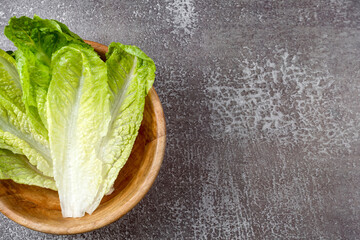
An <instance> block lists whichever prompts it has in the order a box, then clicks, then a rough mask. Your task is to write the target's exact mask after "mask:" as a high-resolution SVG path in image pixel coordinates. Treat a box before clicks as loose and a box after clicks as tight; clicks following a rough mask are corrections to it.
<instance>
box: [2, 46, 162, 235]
mask: <svg viewBox="0 0 360 240" xmlns="http://www.w3.org/2000/svg"><path fill="white" fill-rule="evenodd" d="M84 41H85V42H86V43H88V44H90V45H91V46H93V47H94V49H95V50H96V49H101V51H105V52H107V51H108V47H107V46H105V45H103V44H100V43H97V42H93V41H89V40H84ZM97 52H98V51H97ZM148 97H149V98H150V100H151V101H150V102H151V103H152V106H153V109H154V113H155V119H156V124H157V132H156V134H157V138H155V139H153V140H151V141H150V142H148V144H149V143H152V142H154V143H156V147H155V151H154V158H153V161H152V162H151V165H150V168H149V171H147V172H146V176H145V178H146V179H147V180H146V181H143V182H142V183H141V184H140V185H138V188H139V189H141V191H135V192H134V194H133V196H132V197H131V198H130V199H129V201H128V202H127V204H125V206H126V207H125V208H119V209H118V211H116V212H112V214H111V217H109V218H106V219H104V220H102V221H97V222H88V223H85V224H81V227H79V225H75V226H73V227H70V228H67V227H61V226H59V225H56V227H55V226H54V225H53V224H45V225H44V224H36V222H33V221H29V219H27V218H26V217H24V216H23V215H20V214H18V213H16V212H13V211H10V210H8V211H7V208H6V207H5V206H4V205H3V204H2V202H1V201H0V212H1V213H2V214H3V215H5V216H6V217H8V218H9V219H11V220H12V221H14V222H16V223H18V224H20V225H22V226H24V227H27V228H30V229H32V230H35V231H39V232H43V233H50V234H57V235H71V234H80V233H85V232H90V231H94V230H96V229H99V228H102V227H104V226H106V225H109V224H111V223H113V222H115V221H116V220H118V219H120V218H121V217H123V216H124V215H125V214H126V213H128V212H129V211H130V210H132V209H133V208H134V207H135V206H136V205H137V204H138V203H139V202H140V200H141V199H143V198H144V197H145V195H146V194H147V193H148V191H149V190H150V188H151V186H152V185H153V183H154V182H155V179H156V177H157V175H158V173H159V171H160V168H161V165H162V161H163V158H164V154H165V146H166V122H165V116H164V111H163V108H162V105H161V102H160V99H159V96H158V95H157V93H156V91H155V89H154V87H152V88H151V89H150V91H149V93H148ZM112 204H115V203H112ZM123 206H124V205H123ZM95 211H96V210H95ZM67 219H69V221H72V220H76V218H67Z"/></svg>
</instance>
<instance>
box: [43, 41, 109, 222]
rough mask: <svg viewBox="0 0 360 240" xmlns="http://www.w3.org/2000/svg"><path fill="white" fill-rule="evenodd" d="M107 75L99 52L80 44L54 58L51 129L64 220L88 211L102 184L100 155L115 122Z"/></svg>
mask: <svg viewBox="0 0 360 240" xmlns="http://www.w3.org/2000/svg"><path fill="white" fill-rule="evenodd" d="M106 73H107V71H106V65H105V63H104V62H103V61H102V60H101V59H100V57H99V56H98V55H97V53H95V52H94V50H90V49H87V48H83V47H81V46H79V45H70V46H66V47H63V48H61V49H60V50H59V51H57V52H56V53H55V54H54V55H53V57H52V79H51V83H50V86H49V90H48V95H47V111H48V130H49V140H50V146H51V153H52V157H53V161H54V178H55V181H56V185H57V188H58V193H59V197H60V204H61V209H62V214H63V216H64V217H81V216H83V215H84V214H85V212H88V209H89V206H90V205H91V204H92V203H93V200H94V198H95V196H96V194H97V192H98V189H99V187H100V185H101V182H102V171H103V169H102V165H103V164H102V161H101V160H100V159H98V157H97V154H96V152H97V148H98V146H99V144H100V140H101V139H102V137H103V136H105V134H106V131H107V126H108V123H109V121H110V111H109V89H108V85H107V75H106Z"/></svg>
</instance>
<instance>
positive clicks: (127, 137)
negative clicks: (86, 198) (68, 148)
mask: <svg viewBox="0 0 360 240" xmlns="http://www.w3.org/2000/svg"><path fill="white" fill-rule="evenodd" d="M106 66H107V70H108V82H109V87H110V90H111V97H110V112H111V121H110V124H109V127H108V130H107V133H106V136H105V137H104V138H103V139H102V141H101V144H100V148H99V151H98V157H99V159H101V160H102V162H103V172H102V177H103V181H102V183H101V186H100V188H99V192H98V194H97V197H96V199H95V201H94V203H93V205H92V207H91V209H90V212H92V211H93V210H94V209H96V207H97V206H98V205H99V203H100V200H101V199H102V197H103V196H104V194H105V193H107V192H109V191H110V190H111V187H112V185H113V184H114V181H115V180H116V177H117V175H118V173H119V171H120V169H121V168H122V167H123V166H124V165H125V163H126V160H127V159H128V158H129V156H130V153H131V149H132V147H133V145H134V142H135V139H136V136H137V133H138V131H139V128H140V125H141V121H142V118H143V112H144V106H145V96H146V95H147V93H148V92H149V90H150V88H151V86H152V84H153V82H154V79H155V64H154V62H153V61H152V60H151V59H150V58H149V57H148V56H146V54H145V53H144V52H142V51H141V50H140V49H139V48H138V47H135V46H127V45H123V44H121V43H111V44H110V46H109V52H108V54H107V61H106Z"/></svg>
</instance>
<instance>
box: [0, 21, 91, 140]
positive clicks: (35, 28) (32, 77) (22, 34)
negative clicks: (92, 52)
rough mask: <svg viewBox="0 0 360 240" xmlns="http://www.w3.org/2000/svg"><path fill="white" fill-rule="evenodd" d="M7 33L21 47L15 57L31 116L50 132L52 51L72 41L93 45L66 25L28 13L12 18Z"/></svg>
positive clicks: (34, 123)
mask: <svg viewBox="0 0 360 240" xmlns="http://www.w3.org/2000/svg"><path fill="white" fill-rule="evenodd" d="M4 33H5V35H6V37H7V38H9V40H11V41H12V42H13V43H14V44H15V46H16V47H17V48H18V49H17V51H16V52H15V56H16V61H17V64H18V70H19V73H20V80H21V84H22V87H23V94H24V96H23V100H24V103H25V107H26V111H27V114H28V116H29V119H30V121H31V123H32V124H33V125H34V127H35V129H36V130H37V131H39V132H40V133H41V134H46V133H47V130H46V127H47V118H46V107H45V103H46V96H47V89H48V87H49V84H50V79H51V73H50V65H51V57H52V54H53V53H54V52H56V51H57V50H59V49H60V48H61V47H63V46H66V45H69V44H71V43H77V44H81V45H82V46H84V47H87V48H91V47H90V46H89V45H87V44H86V43H85V42H84V41H83V40H82V39H81V38H80V37H79V36H77V35H76V34H74V33H72V32H70V30H69V29H68V28H67V27H66V26H65V25H64V24H62V23H59V22H57V21H54V20H49V19H42V18H40V17H38V16H36V15H35V16H34V18H33V19H31V18H28V17H25V16H23V17H20V18H16V17H13V18H11V19H10V21H9V25H8V26H6V27H5V31H4Z"/></svg>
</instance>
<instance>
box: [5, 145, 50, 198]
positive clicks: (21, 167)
mask: <svg viewBox="0 0 360 240" xmlns="http://www.w3.org/2000/svg"><path fill="white" fill-rule="evenodd" d="M0 179H11V180H13V181H14V182H17V183H20V184H28V185H35V186H39V187H44V188H50V189H52V190H55V191H56V185H55V181H54V179H53V178H51V177H48V176H45V175H44V174H42V173H41V172H40V171H39V170H38V169H37V168H35V167H34V166H33V165H32V164H30V163H29V160H28V159H27V158H26V157H25V156H24V155H19V154H14V153H12V152H10V151H8V150H5V149H0Z"/></svg>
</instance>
